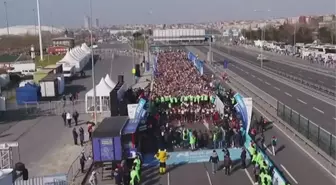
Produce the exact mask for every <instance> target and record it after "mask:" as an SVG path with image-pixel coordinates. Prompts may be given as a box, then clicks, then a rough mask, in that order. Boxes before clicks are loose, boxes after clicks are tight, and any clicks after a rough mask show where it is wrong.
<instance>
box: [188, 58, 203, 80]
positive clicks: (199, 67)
mask: <svg viewBox="0 0 336 185" xmlns="http://www.w3.org/2000/svg"><path fill="white" fill-rule="evenodd" d="M188 60H189V61H190V62H192V63H193V65H194V66H195V67H196V69H197V70H198V71H199V72H200V74H201V75H203V66H204V61H202V60H199V59H198V58H197V56H196V55H194V54H193V53H192V52H188Z"/></svg>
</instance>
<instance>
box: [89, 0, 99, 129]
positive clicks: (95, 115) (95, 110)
mask: <svg viewBox="0 0 336 185" xmlns="http://www.w3.org/2000/svg"><path fill="white" fill-rule="evenodd" d="M89 32H90V45H91V64H92V87H93V105H94V106H93V108H94V110H93V111H94V113H93V115H94V118H93V119H94V123H95V124H97V104H96V95H97V94H96V86H95V66H94V56H93V34H92V0H90V30H89Z"/></svg>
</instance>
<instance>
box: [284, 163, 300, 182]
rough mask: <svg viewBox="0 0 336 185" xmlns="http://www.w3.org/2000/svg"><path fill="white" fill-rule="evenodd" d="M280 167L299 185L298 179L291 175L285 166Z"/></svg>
mask: <svg viewBox="0 0 336 185" xmlns="http://www.w3.org/2000/svg"><path fill="white" fill-rule="evenodd" d="M280 166H281V168H282V169H283V170H284V171H285V172H286V173H287V175H288V176H289V177H290V178H291V179H292V180H293V181H294V182H295V184H299V183H298V181H296V179H295V178H294V177H293V175H292V174H291V173H289V171H288V170H287V169H286V168H285V166H284V165H282V164H280Z"/></svg>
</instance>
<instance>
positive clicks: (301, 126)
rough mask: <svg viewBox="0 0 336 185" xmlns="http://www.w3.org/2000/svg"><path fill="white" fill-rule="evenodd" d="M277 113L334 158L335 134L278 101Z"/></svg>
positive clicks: (335, 154)
mask: <svg viewBox="0 0 336 185" xmlns="http://www.w3.org/2000/svg"><path fill="white" fill-rule="evenodd" d="M277 115H278V116H279V117H280V118H281V119H282V120H284V121H285V122H287V123H288V124H289V125H290V126H292V127H293V128H294V129H295V130H296V131H298V132H299V133H301V134H302V135H303V136H305V137H306V138H307V139H308V140H310V141H311V142H312V143H314V144H315V145H316V146H317V147H319V148H320V149H321V150H322V151H324V152H325V153H326V154H328V155H330V157H332V158H333V159H336V136H334V135H332V134H331V133H330V132H328V131H326V130H325V129H323V128H321V127H320V126H318V125H317V124H315V123H314V122H312V121H310V120H308V119H307V118H305V117H304V116H302V115H300V114H299V113H298V112H296V111H295V110H293V109H291V108H290V107H288V106H287V105H285V104H283V103H281V102H280V101H278V102H277Z"/></svg>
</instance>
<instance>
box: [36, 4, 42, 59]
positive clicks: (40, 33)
mask: <svg viewBox="0 0 336 185" xmlns="http://www.w3.org/2000/svg"><path fill="white" fill-rule="evenodd" d="M36 7H37V8H36V11H37V23H38V32H39V43H40V60H41V61H43V46H42V32H41V17H40V1H39V0H36Z"/></svg>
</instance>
